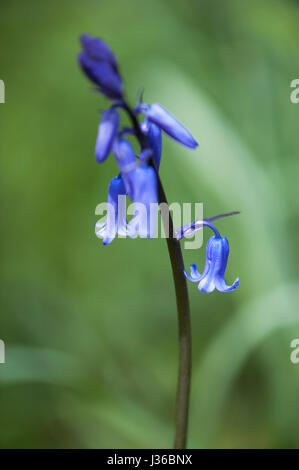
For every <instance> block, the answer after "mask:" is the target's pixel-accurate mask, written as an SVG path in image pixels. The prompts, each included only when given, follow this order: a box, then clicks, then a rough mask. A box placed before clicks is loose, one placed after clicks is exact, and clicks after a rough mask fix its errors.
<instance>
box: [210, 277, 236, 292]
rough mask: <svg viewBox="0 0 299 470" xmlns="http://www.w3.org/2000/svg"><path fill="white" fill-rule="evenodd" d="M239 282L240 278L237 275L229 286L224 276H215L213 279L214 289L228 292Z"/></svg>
mask: <svg viewBox="0 0 299 470" xmlns="http://www.w3.org/2000/svg"><path fill="white" fill-rule="evenodd" d="M239 284H240V279H239V278H238V277H237V278H236V279H235V281H234V283H233V284H232V285H231V286H228V285H227V284H226V282H225V280H224V278H220V277H219V278H218V277H217V278H216V279H215V286H216V289H217V290H219V291H220V292H230V291H231V290H235V289H236V288H237V287H238V285H239Z"/></svg>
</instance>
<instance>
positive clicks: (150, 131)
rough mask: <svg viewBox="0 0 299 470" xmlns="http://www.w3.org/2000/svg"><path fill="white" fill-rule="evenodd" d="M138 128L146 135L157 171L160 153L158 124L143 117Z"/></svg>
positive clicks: (160, 138)
mask: <svg viewBox="0 0 299 470" xmlns="http://www.w3.org/2000/svg"><path fill="white" fill-rule="evenodd" d="M140 128H141V131H142V132H143V134H145V135H147V136H148V143H149V146H150V148H151V149H152V152H153V160H154V163H155V166H156V169H157V170H158V171H159V167H160V161H161V153H162V136H161V129H160V127H159V126H157V125H156V124H154V123H153V122H150V121H149V120H148V119H145V120H144V121H143V122H142V123H141V124H140Z"/></svg>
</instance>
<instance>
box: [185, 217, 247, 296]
mask: <svg viewBox="0 0 299 470" xmlns="http://www.w3.org/2000/svg"><path fill="white" fill-rule="evenodd" d="M204 225H207V226H209V227H210V228H211V229H212V230H213V231H214V233H215V235H214V236H212V237H210V238H209V240H208V242H207V247H206V262H205V267H204V270H203V272H202V274H200V272H199V271H198V268H197V266H196V264H191V265H190V269H191V273H190V275H189V274H188V273H187V271H186V270H184V274H185V276H186V277H187V278H188V279H189V280H190V281H192V282H198V283H199V284H198V290H199V291H201V292H208V293H210V292H213V291H214V290H215V289H217V290H218V291H220V292H229V291H232V290H234V289H236V287H237V286H238V285H239V278H236V279H235V281H234V283H233V284H232V285H231V286H228V285H227V284H226V282H225V279H224V275H225V269H226V265H227V260H228V255H229V243H228V240H227V238H225V237H221V236H220V234H219V232H218V230H217V229H216V227H215V226H214V225H213V224H211V223H210V222H208V221H207V220H205V219H204V220H201V221H196V222H193V223H191V224H187V225H186V226H184V227H182V228H181V229H179V230H177V231H176V233H177V238H178V239H181V238H182V237H183V236H186V235H191V234H192V233H194V232H196V231H197V230H200V229H201V228H202V227H203V226H204Z"/></svg>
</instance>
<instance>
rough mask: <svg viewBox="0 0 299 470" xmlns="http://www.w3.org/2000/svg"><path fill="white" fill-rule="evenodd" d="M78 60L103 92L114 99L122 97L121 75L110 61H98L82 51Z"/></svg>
mask: <svg viewBox="0 0 299 470" xmlns="http://www.w3.org/2000/svg"><path fill="white" fill-rule="evenodd" d="M78 61H79V63H80V65H81V67H82V69H83V71H84V72H85V74H86V75H87V76H88V78H89V79H90V80H91V81H93V82H94V83H95V84H96V85H98V86H99V87H100V91H101V93H103V94H104V95H105V96H107V97H108V98H111V99H113V100H119V99H122V90H123V84H122V80H121V77H120V76H119V75H118V73H117V72H116V71H115V70H114V68H113V67H112V65H111V64H110V63H109V62H103V61H99V62H97V61H95V60H93V59H91V58H90V57H89V56H88V55H87V54H86V52H80V54H79V55H78Z"/></svg>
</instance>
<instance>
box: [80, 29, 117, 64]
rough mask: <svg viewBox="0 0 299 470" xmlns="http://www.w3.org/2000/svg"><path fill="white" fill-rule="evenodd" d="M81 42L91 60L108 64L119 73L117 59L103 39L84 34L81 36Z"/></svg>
mask: <svg viewBox="0 0 299 470" xmlns="http://www.w3.org/2000/svg"><path fill="white" fill-rule="evenodd" d="M80 41H81V44H82V47H83V49H84V51H85V52H86V54H87V55H88V57H89V58H90V59H92V60H95V61H103V62H108V63H110V64H111V65H112V66H113V67H114V69H115V70H116V71H117V60H116V57H115V55H114V53H113V52H112V50H111V49H110V47H109V46H108V44H107V43H106V42H105V41H104V40H103V39H101V38H93V37H92V36H90V35H89V34H82V35H81V36H80Z"/></svg>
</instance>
